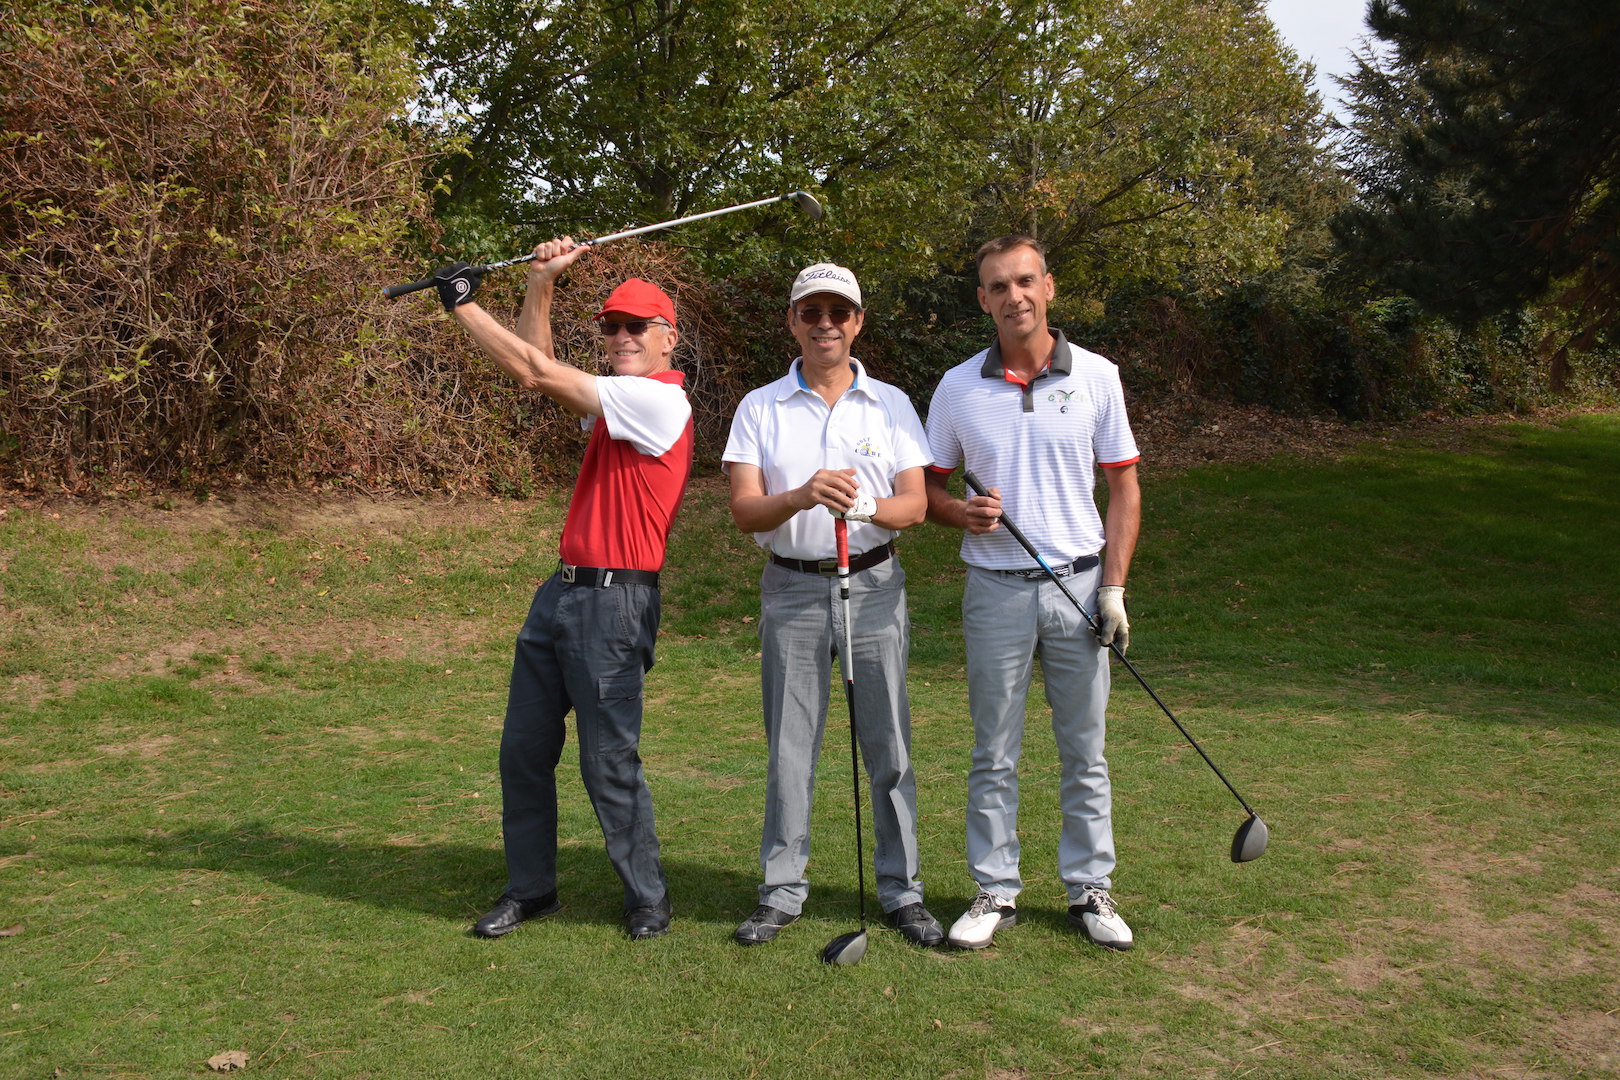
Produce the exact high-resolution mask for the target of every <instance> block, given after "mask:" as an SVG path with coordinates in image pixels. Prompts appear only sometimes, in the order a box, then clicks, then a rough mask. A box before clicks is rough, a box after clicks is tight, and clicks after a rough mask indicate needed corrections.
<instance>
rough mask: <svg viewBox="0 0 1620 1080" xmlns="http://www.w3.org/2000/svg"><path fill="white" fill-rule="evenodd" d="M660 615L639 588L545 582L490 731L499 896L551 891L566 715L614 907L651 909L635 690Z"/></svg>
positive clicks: (649, 841) (655, 873) (654, 874)
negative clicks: (495, 756) (497, 761)
mask: <svg viewBox="0 0 1620 1080" xmlns="http://www.w3.org/2000/svg"><path fill="white" fill-rule="evenodd" d="M660 613H661V607H660V603H659V596H658V590H657V589H656V588H653V587H652V586H650V585H610V586H608V587H606V588H599V587H596V586H593V585H584V584H578V585H572V584H566V583H564V582H563V580H562V578H561V576H560V575H558V574H553V575H552V576H551V577H550V578H549V579H547V580H546V582H545V584H543V585H541V586H540V589H539V591H537V592H536V593H535V594H534V602H533V604H531V605H530V608H529V617H528V619H527V620H526V621H525V622H524V624H523V629H522V630H521V631H519V633H518V639H517V649H516V652H515V655H514V657H513V661H512V686H511V690H510V692H509V694H508V697H507V703H506V726H505V728H504V730H503V731H502V734H501V802H502V814H501V827H502V833H503V835H504V837H505V845H506V869H507V886H506V891H507V892H508V893H509V894H510V895H512V896H515V897H517V898H518V899H521V900H532V899H534V898H536V897H539V896H544V895H545V894H546V893H549V892H551V891H552V890H554V889H556V887H557V762H558V761H559V760H560V759H561V757H562V748H563V742H564V740H565V739H566V738H567V733H568V729H567V724H566V723H565V720H566V718H567V716H568V713H569V711H570V710H572V711H573V713H574V726H575V728H576V730H577V732H578V737H579V772H580V776H581V778H582V779H583V780H584V782H585V790H586V792H588V793H589V795H590V797H591V804H592V805H593V806H594V807H595V809H596V819H597V821H598V822H599V823H600V824H601V826H602V838H603V840H604V842H605V844H606V847H607V855H608V860H609V861H610V862H612V864H613V869H614V870H616V871H618V874H619V877H620V879H621V880H623V882H624V906H625V909H626V910H629V909H630V908H635V907H641V906H644V905H649V904H655V903H657V902H658V901H659V900H660V899H662V898H663V896H664V893H665V890H666V884H665V880H664V867H663V863H662V861H661V860H660V858H659V850H658V834H657V831H656V829H655V826H654V821H653V806H652V794H651V792H650V791H648V789H647V780H646V777H645V776H644V775H643V773H642V768H641V750H640V745H641V689H642V681H643V678H644V676H645V675H646V673H647V672H648V671H650V670H651V669H652V666H653V645H654V642H655V641H656V640H657V636H658V620H659V617H660Z"/></svg>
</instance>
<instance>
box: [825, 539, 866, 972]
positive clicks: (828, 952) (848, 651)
mask: <svg viewBox="0 0 1620 1080" xmlns="http://www.w3.org/2000/svg"><path fill="white" fill-rule="evenodd" d="M833 534H834V535H835V536H836V537H837V538H838V601H839V603H841V604H842V605H843V607H844V647H843V649H842V650H841V651H840V654H839V660H840V661H842V663H841V666H842V667H843V669H844V700H845V701H846V702H848V703H849V775H850V788H851V790H852V791H853V792H854V795H855V870H856V874H857V875H858V877H859V879H860V883H861V928H860V929H859V930H851V931H850V932H849V933H847V934H839V935H838V936H837V937H835V938H833V939H832V940H831V941H829V942H827V947H826V948H824V949H822V950H821V962H822V963H824V964H845V965H848V964H858V963H860V962H861V957H863V956H865V955H866V852H865V850H864V849H863V847H862V844H861V766H860V756H859V755H860V751H859V748H858V747H857V745H856V742H855V650H854V646H853V644H852V641H853V638H852V635H851V634H850V629H849V522H847V521H845V520H844V519H843V518H835V519H833Z"/></svg>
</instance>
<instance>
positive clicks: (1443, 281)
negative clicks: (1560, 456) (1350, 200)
mask: <svg viewBox="0 0 1620 1080" xmlns="http://www.w3.org/2000/svg"><path fill="white" fill-rule="evenodd" d="M1368 23H1369V25H1370V26H1371V27H1372V29H1373V31H1374V32H1375V33H1376V34H1377V35H1378V37H1379V38H1380V39H1382V41H1383V42H1384V43H1385V44H1386V46H1387V49H1386V50H1385V51H1384V53H1383V55H1378V54H1366V55H1363V56H1361V57H1359V63H1358V66H1357V71H1356V72H1355V73H1354V74H1353V75H1352V77H1351V79H1350V80H1349V89H1350V90H1351V98H1350V101H1351V106H1350V114H1351V124H1350V128H1349V131H1348V134H1347V138H1346V142H1345V147H1346V160H1347V166H1348V168H1349V170H1350V173H1351V175H1352V176H1353V178H1354V179H1355V180H1356V181H1357V184H1358V187H1359V189H1360V191H1359V195H1358V197H1357V199H1356V201H1355V203H1354V205H1353V206H1352V207H1350V208H1349V209H1348V210H1347V211H1346V212H1345V213H1344V215H1343V216H1342V218H1341V219H1340V221H1339V222H1338V224H1337V226H1336V231H1337V232H1338V234H1339V236H1340V237H1341V238H1342V239H1343V240H1344V242H1345V243H1346V245H1347V246H1348V247H1349V249H1350V250H1352V251H1353V252H1355V253H1357V254H1358V255H1359V256H1360V258H1361V259H1362V260H1364V262H1365V265H1366V268H1367V269H1368V270H1369V271H1370V273H1371V274H1373V275H1374V276H1375V277H1376V278H1378V279H1379V280H1381V281H1382V282H1384V283H1385V284H1386V285H1387V286H1389V287H1392V288H1394V289H1397V290H1399V291H1402V292H1405V293H1406V294H1408V295H1410V296H1412V297H1414V298H1415V299H1417V300H1418V301H1419V302H1420V303H1422V304H1423V305H1424V306H1425V307H1426V308H1428V309H1429V310H1430V311H1433V312H1436V313H1438V314H1441V315H1444V316H1447V317H1449V318H1453V319H1457V320H1459V321H1460V322H1462V323H1464V324H1472V323H1476V322H1478V321H1480V320H1482V319H1485V318H1488V317H1491V316H1496V315H1501V314H1505V313H1509V312H1513V311H1516V310H1519V309H1521V308H1522V307H1523V306H1524V305H1526V304H1528V303H1531V302H1534V301H1538V300H1543V299H1547V298H1552V299H1555V300H1557V301H1558V302H1559V303H1560V304H1562V305H1563V306H1564V307H1566V308H1567V309H1568V311H1569V312H1570V313H1571V316H1572V318H1573V322H1574V326H1575V332H1574V333H1573V334H1572V335H1570V337H1569V338H1568V339H1567V340H1566V341H1565V342H1564V343H1563V345H1562V346H1561V347H1560V348H1559V349H1558V351H1557V353H1556V355H1555V356H1554V366H1553V375H1554V381H1555V383H1556V382H1558V381H1560V380H1561V378H1562V373H1563V370H1564V367H1565V363H1566V360H1567V355H1568V350H1570V349H1585V348H1589V347H1591V346H1592V345H1594V344H1596V343H1597V342H1598V340H1599V339H1600V338H1601V337H1602V336H1604V335H1607V334H1608V333H1610V332H1611V331H1612V330H1613V328H1614V326H1615V324H1616V320H1617V319H1620V183H1617V181H1620V64H1616V63H1615V56H1616V55H1617V50H1620V6H1617V5H1615V4H1614V3H1613V2H1612V0H1565V2H1562V3H1556V4H1548V3H1543V2H1541V0H1373V2H1372V4H1371V5H1370V8H1369V13H1368Z"/></svg>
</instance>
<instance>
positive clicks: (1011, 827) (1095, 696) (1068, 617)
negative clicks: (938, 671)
mask: <svg viewBox="0 0 1620 1080" xmlns="http://www.w3.org/2000/svg"><path fill="white" fill-rule="evenodd" d="M1101 578H1102V571H1101V569H1100V568H1093V569H1092V570H1090V571H1087V572H1085V573H1081V574H1076V575H1074V576H1073V577H1071V578H1068V579H1066V584H1067V585H1068V586H1069V589H1070V591H1071V592H1073V593H1074V595H1075V596H1076V597H1077V598H1079V600H1080V602H1081V603H1083V604H1085V605H1087V610H1088V611H1091V612H1092V613H1093V614H1095V613H1096V596H1097V585H1098V583H1099V582H1100V581H1101ZM962 632H963V636H964V637H965V638H966V639H967V677H968V708H969V711H970V712H971V713H972V714H973V734H974V745H973V767H972V769H971V771H970V772H969V773H968V806H967V855H968V869H969V872H971V873H972V875H973V879H974V880H975V881H976V882H978V885H979V888H980V889H982V890H984V891H986V892H989V893H992V894H994V895H996V896H998V897H1000V898H1001V899H1003V900H1009V901H1010V900H1012V899H1014V898H1015V897H1017V895H1018V893H1019V891H1020V890H1022V889H1023V887H1024V883H1023V879H1022V878H1021V877H1019V873H1018V856H1019V845H1018V756H1019V753H1020V751H1021V750H1022V749H1023V740H1024V703H1025V701H1026V699H1027V697H1028V694H1029V683H1030V678H1031V672H1032V669H1033V667H1034V658H1035V655H1036V653H1039V655H1040V658H1041V675H1042V679H1043V681H1044V682H1045V684H1046V702H1047V704H1048V705H1050V706H1051V707H1052V734H1053V735H1054V736H1055V737H1056V739H1057V750H1058V760H1059V762H1060V764H1061V772H1060V780H1059V787H1058V799H1059V803H1060V804H1061V807H1062V812H1063V828H1062V832H1061V835H1060V837H1059V840H1058V872H1059V875H1060V876H1061V878H1062V879H1063V883H1064V885H1065V886H1067V889H1068V894H1069V898H1070V900H1075V899H1078V896H1079V893H1080V890H1081V887H1082V886H1085V885H1097V886H1100V887H1102V888H1104V889H1106V888H1109V887H1110V884H1111V883H1110V879H1109V875H1110V874H1111V873H1112V872H1113V869H1114V827H1113V797H1112V793H1111V791H1110V788H1109V781H1108V761H1107V759H1106V758H1105V757H1104V756H1103V740H1104V736H1105V735H1106V733H1107V719H1106V710H1107V707H1108V688H1109V670H1108V650H1107V649H1104V648H1102V647H1101V646H1099V645H1098V644H1097V639H1096V637H1095V636H1094V635H1093V634H1092V632H1091V628H1090V627H1089V626H1087V625H1086V621H1085V620H1084V619H1083V618H1082V617H1081V615H1080V613H1079V612H1078V611H1076V610H1075V609H1074V605H1073V604H1071V603H1070V602H1069V601H1068V599H1067V598H1066V597H1065V596H1064V595H1063V593H1062V592H1061V591H1060V590H1059V589H1058V587H1057V586H1056V585H1054V584H1052V582H1051V581H1050V580H1049V579H1047V578H1037V579H1022V578H1016V577H1008V576H1006V575H1004V574H1000V573H997V572H996V571H994V570H981V569H979V568H977V567H972V566H970V567H968V577H967V586H966V588H965V589H964V590H963V594H962Z"/></svg>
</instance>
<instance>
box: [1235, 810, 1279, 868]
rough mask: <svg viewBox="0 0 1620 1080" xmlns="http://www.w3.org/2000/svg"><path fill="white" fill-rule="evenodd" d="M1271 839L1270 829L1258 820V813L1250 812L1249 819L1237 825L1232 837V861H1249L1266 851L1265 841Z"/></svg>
mask: <svg viewBox="0 0 1620 1080" xmlns="http://www.w3.org/2000/svg"><path fill="white" fill-rule="evenodd" d="M1270 839H1271V830H1269V829H1267V828H1266V823H1265V822H1263V821H1261V820H1260V815H1259V814H1250V815H1249V820H1248V821H1245V822H1244V823H1243V824H1242V825H1239V826H1238V831H1237V834H1236V835H1235V836H1233V837H1232V861H1233V862H1250V861H1252V860H1254V859H1258V858H1259V857H1260V856H1262V855H1264V854H1265V853H1266V841H1268V840H1270Z"/></svg>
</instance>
